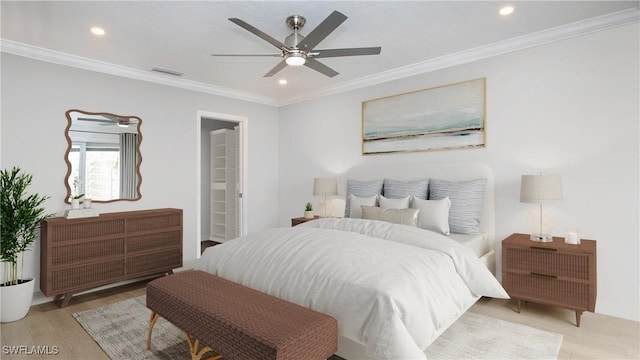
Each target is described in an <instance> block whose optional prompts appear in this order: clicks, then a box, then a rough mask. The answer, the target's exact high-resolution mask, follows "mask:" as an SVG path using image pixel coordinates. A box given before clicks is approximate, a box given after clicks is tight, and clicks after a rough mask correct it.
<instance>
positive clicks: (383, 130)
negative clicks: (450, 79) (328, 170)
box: [362, 78, 486, 155]
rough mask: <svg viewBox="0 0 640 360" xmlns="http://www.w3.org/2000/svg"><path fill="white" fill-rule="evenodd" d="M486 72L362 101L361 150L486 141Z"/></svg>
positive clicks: (421, 148) (417, 148)
mask: <svg viewBox="0 0 640 360" xmlns="http://www.w3.org/2000/svg"><path fill="white" fill-rule="evenodd" d="M485 125H486V78H480V79H474V80H468V81H464V82H459V83H454V84H449V85H442V86H438V87H433V88H429V89H424V90H418V91H413V92H408V93H404V94H399V95H392V96H388V97H383V98H379V99H373V100H367V101H363V102H362V154H363V155H370V154H389V153H399V152H415V151H434V150H451V149H470V148H482V147H485V146H486V134H485V128H486V126H485Z"/></svg>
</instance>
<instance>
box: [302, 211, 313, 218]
mask: <svg viewBox="0 0 640 360" xmlns="http://www.w3.org/2000/svg"><path fill="white" fill-rule="evenodd" d="M304 218H305V219H313V211H305V212H304Z"/></svg>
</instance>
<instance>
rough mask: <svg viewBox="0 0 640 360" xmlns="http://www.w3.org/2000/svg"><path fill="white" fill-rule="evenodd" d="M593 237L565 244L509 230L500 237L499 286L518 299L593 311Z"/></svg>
mask: <svg viewBox="0 0 640 360" xmlns="http://www.w3.org/2000/svg"><path fill="white" fill-rule="evenodd" d="M596 279H597V272H596V241H595V240H584V239H582V240H580V241H579V244H575V245H573V244H566V243H565V239H564V238H560V237H553V240H552V241H550V242H546V243H536V244H534V243H532V242H531V240H530V239H529V235H526V234H513V235H511V236H509V237H508V238H506V239H505V240H503V241H502V286H503V287H504V288H505V290H507V292H508V293H509V296H511V297H512V298H514V299H516V300H517V302H518V310H517V311H518V312H520V301H521V300H525V301H532V302H536V303H540V304H545V305H552V306H559V307H563V308H567V309H571V310H575V312H576V326H578V327H580V316H581V315H582V313H583V312H584V311H591V312H593V311H594V310H595V307H596V294H597V281H596Z"/></svg>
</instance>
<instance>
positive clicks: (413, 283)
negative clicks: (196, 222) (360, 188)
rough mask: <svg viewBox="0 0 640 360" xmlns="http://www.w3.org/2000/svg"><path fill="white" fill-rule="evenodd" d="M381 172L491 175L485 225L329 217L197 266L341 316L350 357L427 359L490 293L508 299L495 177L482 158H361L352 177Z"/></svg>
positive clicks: (347, 182)
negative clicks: (428, 225)
mask: <svg viewBox="0 0 640 360" xmlns="http://www.w3.org/2000/svg"><path fill="white" fill-rule="evenodd" d="M382 172H384V174H385V175H383V174H382ZM381 178H393V179H396V180H398V181H413V180H414V179H424V178H428V179H447V180H448V181H449V180H450V181H456V182H457V181H466V180H470V179H471V180H473V179H480V178H482V179H485V181H484V182H482V184H483V186H484V187H485V188H484V191H485V192H484V195H483V198H484V201H483V204H482V206H481V207H482V219H481V220H479V219H478V220H479V221H478V224H477V225H478V228H477V229H476V230H477V232H476V233H474V234H462V235H460V234H453V235H452V234H448V236H447V235H445V234H443V233H440V232H439V231H431V230H428V229H424V228H420V227H418V226H409V225H405V224H402V223H393V222H389V221H381V220H377V219H371V218H369V219H361V218H351V217H349V218H347V217H345V218H326V219H319V220H315V221H309V222H306V223H304V224H302V225H298V226H296V227H294V228H276V229H269V230H266V231H263V232H259V233H254V234H249V235H245V236H243V237H240V238H237V239H234V240H231V241H227V242H225V243H224V244H221V245H217V246H215V247H211V248H208V249H207V250H206V251H205V252H204V253H203V256H202V258H201V259H200V260H199V261H198V263H197V265H196V268H197V269H201V270H205V271H208V272H210V273H213V274H215V275H218V276H221V277H223V278H226V279H229V280H232V281H235V282H238V283H240V284H243V285H245V286H249V287H252V288H254V289H257V290H260V291H263V292H266V293H268V294H271V295H273V296H276V297H279V298H282V299H285V300H288V301H292V302H294V303H297V304H300V305H303V306H306V307H309V308H311V309H314V310H317V311H320V312H323V313H325V314H328V315H331V316H333V317H335V318H336V319H338V323H339V335H340V339H339V350H338V355H340V356H342V357H344V358H346V359H349V360H352V359H394V360H395V359H425V358H426V355H425V349H426V348H427V347H428V346H429V345H430V344H431V342H433V341H434V340H435V339H436V338H437V337H438V336H439V335H440V334H442V333H443V332H444V331H445V330H446V329H447V328H448V327H449V326H450V325H451V324H452V323H453V322H455V320H457V319H458V318H459V317H460V316H461V315H462V314H463V313H464V312H465V311H467V310H468V308H469V307H471V306H472V305H473V304H474V303H475V302H476V301H477V300H478V299H479V298H480V297H481V296H489V297H498V298H508V295H507V294H506V292H505V291H504V289H503V288H502V286H501V285H500V284H499V283H498V281H497V280H496V279H495V277H494V276H493V274H492V273H491V268H492V266H493V265H492V264H491V262H492V261H493V260H492V259H494V258H495V256H492V252H493V246H491V244H492V241H493V236H494V231H493V178H492V175H491V171H490V170H489V169H488V168H487V167H486V166H484V165H482V164H448V165H437V166H435V165H434V166H431V165H427V166H425V165H420V166H418V165H415V164H409V165H392V166H387V165H385V167H384V168H383V167H380V166H361V167H357V168H354V169H351V170H350V171H349V172H348V173H347V174H345V179H343V180H344V183H343V184H342V185H343V188H344V190H345V191H346V190H347V189H351V191H353V189H352V186H351V185H352V184H353V181H356V182H357V181H360V182H364V181H369V180H371V179H374V180H376V179H381ZM356 192H357V191H356ZM343 193H344V192H343ZM352 200H354V201H353V202H352V203H350V204H349V205H354V206H357V201H358V200H357V199H356V198H355V197H352ZM387 202H389V201H387ZM391 202H394V203H395V202H397V200H392V201H391ZM487 203H488V204H487ZM362 209H363V210H365V207H362ZM369 210H373V209H369ZM376 211H377V210H376ZM393 211H396V210H393ZM487 212H490V213H489V214H488V213H487ZM346 215H349V214H346ZM478 255H480V256H478Z"/></svg>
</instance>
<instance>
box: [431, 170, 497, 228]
mask: <svg viewBox="0 0 640 360" xmlns="http://www.w3.org/2000/svg"><path fill="white" fill-rule="evenodd" d="M486 184H487V179H484V178H482V179H474V180H468V181H448V180H440V179H430V180H429V199H431V200H438V199H444V198H445V197H449V199H450V200H451V208H450V209H449V228H450V229H451V232H452V233H458V234H477V233H479V232H480V218H481V217H482V207H483V205H484V191H485V187H486Z"/></svg>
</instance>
